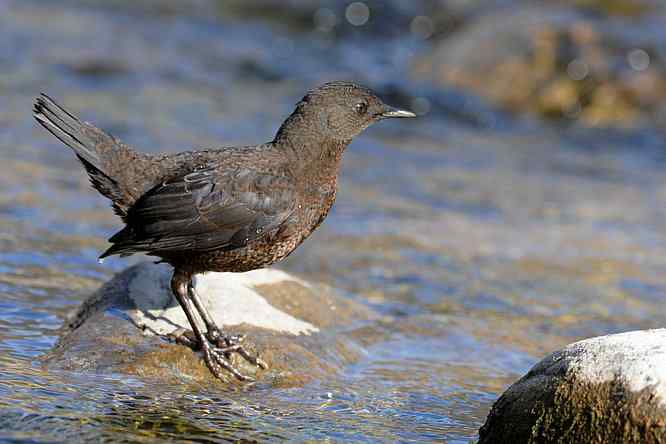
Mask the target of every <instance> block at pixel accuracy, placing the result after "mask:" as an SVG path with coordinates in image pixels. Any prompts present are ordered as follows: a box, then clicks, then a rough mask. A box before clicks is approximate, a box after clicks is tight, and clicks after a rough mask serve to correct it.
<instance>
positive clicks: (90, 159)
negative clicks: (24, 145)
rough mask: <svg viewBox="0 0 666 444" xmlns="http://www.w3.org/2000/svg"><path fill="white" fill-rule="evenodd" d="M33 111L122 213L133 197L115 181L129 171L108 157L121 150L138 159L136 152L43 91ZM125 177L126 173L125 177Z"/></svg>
mask: <svg viewBox="0 0 666 444" xmlns="http://www.w3.org/2000/svg"><path fill="white" fill-rule="evenodd" d="M34 115H35V119H37V121H38V122H39V123H40V124H41V125H42V126H43V127H44V128H46V129H47V130H48V131H49V132H50V133H51V134H53V135H54V136H56V137H57V138H58V139H59V140H60V141H61V142H63V143H64V144H65V145H67V146H68V147H70V148H71V149H72V150H74V152H75V153H76V156H77V157H78V158H79V160H81V163H83V166H84V167H85V168H86V171H87V172H88V175H89V176H90V181H91V183H92V185H93V186H94V187H95V188H96V189H97V190H98V191H99V192H100V193H102V194H103V195H104V196H106V197H108V198H109V199H111V200H112V201H113V208H114V210H115V212H116V213H117V214H118V215H120V216H121V217H125V216H126V214H127V209H128V208H129V207H130V206H131V204H132V203H133V201H134V199H135V198H136V197H135V196H131V195H129V194H128V191H126V190H124V189H123V188H131V187H123V186H121V185H120V184H119V183H118V178H119V177H123V176H127V175H128V174H127V171H126V172H125V174H124V175H123V174H122V173H119V172H118V171H116V170H117V169H118V166H115V165H113V164H112V162H111V159H113V158H118V157H120V158H122V157H123V154H124V155H125V157H134V158H136V159H137V160H140V159H139V156H138V155H137V153H135V152H134V151H133V150H131V149H130V148H129V147H128V146H127V145H125V144H123V143H121V142H119V141H117V140H116V139H115V138H114V137H113V136H111V135H110V134H107V133H106V132H104V131H102V130H101V129H99V128H97V127H95V126H93V125H91V124H89V123H87V122H82V121H81V120H79V119H78V118H77V117H75V116H74V115H72V114H71V113H69V112H68V111H67V110H65V109H64V108H63V107H61V106H60V105H58V104H57V103H56V102H55V101H54V100H53V99H51V98H50V97H49V96H47V95H46V94H42V95H41V96H40V97H38V98H37V100H36V101H35V107H34ZM135 164H136V162H135ZM133 166H136V165H133ZM128 179H130V178H128V177H125V181H127V180H128Z"/></svg>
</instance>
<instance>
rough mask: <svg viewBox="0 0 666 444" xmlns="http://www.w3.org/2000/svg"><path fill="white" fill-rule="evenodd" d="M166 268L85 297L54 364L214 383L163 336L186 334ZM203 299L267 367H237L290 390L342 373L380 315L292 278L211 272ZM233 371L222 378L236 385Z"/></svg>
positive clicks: (145, 268) (203, 281)
mask: <svg viewBox="0 0 666 444" xmlns="http://www.w3.org/2000/svg"><path fill="white" fill-rule="evenodd" d="M172 271H173V269H172V268H171V267H170V266H168V265H164V264H162V265H154V264H150V263H144V264H139V265H136V266H133V267H130V268H128V269H127V270H125V271H123V272H121V273H119V274H118V275H116V276H115V277H114V278H113V279H112V280H111V281H109V282H108V283H107V284H105V285H104V286H103V287H102V288H101V289H100V290H98V291H97V292H96V293H95V294H93V295H92V296H91V297H89V298H88V299H87V300H86V301H85V302H84V303H83V304H82V305H81V307H79V308H78V309H77V310H76V311H75V312H74V313H73V314H72V316H71V317H70V319H69V320H68V322H67V324H66V325H65V326H64V327H63V332H62V336H61V338H60V341H59V342H58V344H57V345H56V346H55V348H54V349H53V350H52V351H51V352H50V353H48V355H47V356H45V358H44V362H45V363H46V365H47V367H48V368H51V369H63V370H72V371H90V372H95V373H104V374H107V373H121V374H128V375H133V376H139V377H148V378H157V379H160V380H163V381H171V382H190V383H191V382H194V383H197V382H198V383H210V382H212V381H215V380H216V379H215V377H214V376H213V375H212V374H211V373H210V372H209V371H208V370H207V368H206V365H205V363H204V362H203V361H202V360H201V359H198V358H197V357H196V356H195V355H194V353H195V352H193V351H191V350H190V349H189V348H188V347H185V346H182V345H178V344H175V343H171V342H169V341H167V340H165V339H164V337H165V336H167V335H169V334H172V333H175V332H177V331H178V330H180V329H187V328H189V324H188V322H187V319H186V318H185V315H184V313H183V312H182V310H180V307H179V305H178V302H177V301H176V300H175V299H174V298H173V293H172V292H171V287H170V279H171V274H172ZM195 285H196V289H197V290H198V292H199V294H200V295H201V298H202V300H203V303H204V304H206V305H207V307H208V309H209V311H210V312H211V314H212V315H213V316H214V317H215V319H216V320H217V321H218V322H219V323H220V324H222V325H223V326H225V327H226V326H233V327H234V331H238V332H239V333H245V334H247V335H248V339H246V340H245V341H246V342H244V345H245V346H246V347H247V348H248V349H249V350H253V351H256V352H259V353H261V356H262V358H263V359H264V360H265V361H267V363H268V365H269V369H268V370H262V369H259V368H257V367H255V366H253V365H251V364H249V363H247V362H245V361H244V360H242V359H236V358H235V357H233V355H232V358H233V359H234V363H235V364H236V365H238V366H240V367H241V368H242V369H243V370H244V371H245V372H247V373H248V374H251V375H253V376H254V377H256V378H258V379H259V380H260V381H262V382H267V383H273V384H276V385H280V386H294V385H300V384H303V383H305V382H308V381H310V380H312V379H319V378H322V377H325V376H330V375H331V374H334V373H336V372H337V371H339V370H340V369H341V368H342V367H343V366H345V365H347V364H349V363H351V362H354V361H355V360H356V359H357V358H358V356H359V353H360V349H359V345H358V343H357V342H356V341H354V340H353V339H352V336H351V335H347V334H345V333H346V332H349V333H352V332H353V329H354V328H355V326H356V325H357V324H358V322H357V321H362V320H367V319H372V318H376V315H375V314H374V313H373V312H372V311H371V310H369V309H368V308H366V307H365V306H363V305H360V304H357V303H354V302H353V301H350V300H348V299H345V298H343V297H341V296H339V295H337V294H336V293H335V292H334V291H332V290H331V289H330V288H327V287H324V286H321V285H313V284H309V283H306V282H304V281H302V280H300V279H298V278H296V277H294V276H292V275H290V274H288V273H285V272H283V271H280V270H274V269H261V270H255V271H250V272H247V273H206V274H203V275H198V276H197V279H196V283H195ZM235 381H236V380H235V378H233V375H231V374H229V375H228V378H226V380H225V382H228V383H235Z"/></svg>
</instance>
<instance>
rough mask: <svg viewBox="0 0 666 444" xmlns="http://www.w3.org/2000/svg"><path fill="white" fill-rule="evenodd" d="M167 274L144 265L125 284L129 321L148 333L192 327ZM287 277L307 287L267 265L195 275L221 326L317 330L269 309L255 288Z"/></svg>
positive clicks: (168, 269)
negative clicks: (131, 311)
mask: <svg viewBox="0 0 666 444" xmlns="http://www.w3.org/2000/svg"><path fill="white" fill-rule="evenodd" d="M171 273H172V268H171V267H170V266H168V265H164V264H162V265H153V264H146V265H145V266H142V269H141V270H140V272H138V273H136V275H135V277H134V278H133V279H132V281H131V282H130V283H129V286H128V287H129V298H130V299H131V300H132V302H133V303H134V304H135V305H136V307H137V308H138V310H137V311H136V313H134V314H133V321H134V322H135V323H136V324H137V325H138V326H139V327H141V328H144V329H145V331H146V332H149V333H154V334H160V335H166V334H169V333H173V332H174V331H175V330H177V329H179V328H186V329H189V328H190V327H189V324H188V322H187V318H186V317H185V313H184V312H183V310H182V309H181V308H180V305H178V302H177V301H176V300H175V298H174V297H173V295H172V293H171V287H170V280H171ZM285 281H291V282H295V283H297V284H299V285H302V286H306V287H307V286H308V284H307V283H305V282H303V281H301V280H300V279H298V278H296V277H294V276H292V275H290V274H288V273H285V272H284V271H280V270H274V269H270V268H268V269H259V270H254V271H250V272H247V273H205V274H201V275H197V277H196V279H195V288H196V290H197V293H198V294H199V296H201V299H202V301H203V304H204V305H205V306H206V307H207V308H208V310H209V311H210V313H211V315H212V316H213V318H214V319H215V320H216V321H217V323H218V325H220V327H224V326H229V325H238V324H243V323H246V324H250V325H254V326H257V327H262V328H267V329H272V330H276V331H280V332H284V333H291V334H294V335H299V334H310V333H313V332H317V331H319V329H318V328H317V327H315V326H314V325H312V324H310V323H308V322H305V321H302V320H300V319H296V318H295V317H293V316H291V315H289V314H288V313H285V312H283V311H281V310H278V309H277V308H275V307H273V306H272V305H270V304H269V303H268V302H267V301H266V299H265V298H264V297H263V296H261V294H260V293H259V292H258V291H257V290H256V287H257V286H260V285H270V284H279V283H282V282H285Z"/></svg>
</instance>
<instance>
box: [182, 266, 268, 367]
mask: <svg viewBox="0 0 666 444" xmlns="http://www.w3.org/2000/svg"><path fill="white" fill-rule="evenodd" d="M187 292H188V296H189V298H190V299H191V300H192V302H194V306H195V307H196V308H197V311H198V313H199V316H201V319H203V321H204V324H206V329H207V330H208V332H207V334H206V336H207V337H208V340H209V341H210V342H212V343H213V344H216V345H217V347H216V350H217V351H218V352H221V353H224V354H225V356H226V357H227V358H229V356H230V355H231V353H233V352H235V353H238V354H239V355H241V356H242V357H243V359H245V360H246V361H247V362H249V363H250V364H253V365H256V366H257V367H260V368H263V369H266V368H268V365H267V364H266V363H265V362H264V361H262V360H261V359H259V358H258V357H256V356H252V355H251V354H250V353H248V352H247V350H245V348H243V346H242V345H241V342H242V341H243V339H245V335H233V336H232V335H227V334H224V333H223V332H222V330H221V329H220V327H218V326H217V324H216V323H215V321H214V320H213V317H212V316H211V315H210V313H209V312H208V309H207V308H206V306H205V305H204V304H203V302H202V301H201V297H200V296H199V294H198V293H197V291H196V289H195V288H194V285H193V283H192V280H191V279H190V281H189V282H188V284H187Z"/></svg>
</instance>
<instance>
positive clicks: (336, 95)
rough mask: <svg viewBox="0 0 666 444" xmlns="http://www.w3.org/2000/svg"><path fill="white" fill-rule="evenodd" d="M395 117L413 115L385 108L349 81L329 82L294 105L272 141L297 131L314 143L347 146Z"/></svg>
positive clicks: (412, 114)
mask: <svg viewBox="0 0 666 444" xmlns="http://www.w3.org/2000/svg"><path fill="white" fill-rule="evenodd" d="M397 117H416V115H415V114H414V113H412V112H410V111H405V110H400V109H396V108H393V107H391V106H388V105H386V104H385V103H384V102H382V101H381V100H380V99H379V98H378V97H377V96H376V95H375V94H374V93H373V92H372V91H371V90H369V89H368V88H365V87H362V86H359V85H356V84H354V83H351V82H340V81H337V82H330V83H325V84H323V85H321V86H319V87H317V88H315V89H313V90H311V91H310V92H308V93H307V94H306V95H305V97H303V99H301V101H300V102H298V104H297V105H296V110H294V112H293V114H292V115H291V116H289V118H288V119H287V120H286V121H285V123H284V124H283V125H282V127H281V128H280V131H279V132H278V136H277V137H276V139H277V138H279V137H280V136H292V134H291V133H292V132H294V131H298V132H299V134H301V135H302V134H307V135H310V136H308V138H311V139H312V138H314V139H315V140H322V139H323V140H331V141H335V142H340V143H349V142H350V141H351V139H353V138H354V137H355V136H357V135H359V134H360V133H361V132H362V131H363V130H364V129H366V128H367V127H368V126H370V125H372V124H373V123H375V122H378V121H380V120H383V119H388V118H397Z"/></svg>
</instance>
